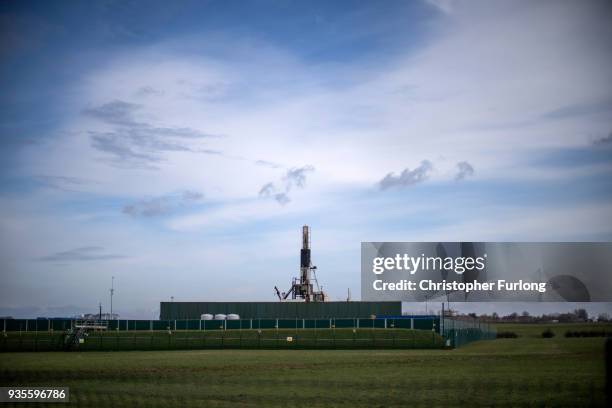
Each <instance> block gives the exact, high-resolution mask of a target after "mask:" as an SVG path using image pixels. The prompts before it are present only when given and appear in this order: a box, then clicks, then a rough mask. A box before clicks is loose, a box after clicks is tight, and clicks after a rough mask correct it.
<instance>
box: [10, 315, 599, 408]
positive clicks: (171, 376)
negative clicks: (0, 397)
mask: <svg viewBox="0 0 612 408" xmlns="http://www.w3.org/2000/svg"><path fill="white" fill-rule="evenodd" d="M526 326H527V327H526ZM547 327H548V326H546V325H544V326H543V325H518V326H517V325H514V326H513V327H512V328H511V327H510V325H504V326H503V327H500V328H499V330H507V331H509V330H514V331H519V330H521V331H522V333H523V335H521V337H519V338H516V339H498V340H490V341H480V342H475V343H471V344H469V345H467V346H464V347H462V348H459V349H455V350H443V349H431V350H185V351H119V352H70V353H65V352H50V353H49V352H39V353H2V354H0V383H1V385H20V386H25V385H45V386H50V385H55V386H68V387H70V392H71V401H72V403H71V405H73V404H74V405H75V406H83V407H85V406H143V407H144V406H146V407H149V406H151V407H168V406H175V407H196V406H197V407H202V406H204V407H235V406H245V407H249V406H252V407H255V406H278V407H288V406H301V407H303V406H314V407H328V406H338V407H356V406H357V407H359V406H364V407H372V406H373V407H405V406H411V407H412V406H417V407H418V406H423V407H430V406H470V407H472V406H509V407H510V406H538V407H539V406H569V407H576V406H605V403H606V401H605V393H604V382H605V363H604V343H605V339H604V338H601V337H600V338H565V337H564V336H563V333H564V332H565V330H566V329H567V328H565V327H561V326H557V327H556V328H555V327H553V329H554V330H557V329H558V330H559V333H558V334H557V335H556V336H555V337H553V338H547V339H545V338H542V337H541V336H540V333H541V332H542V331H543V330H545V329H546V328H547ZM583 327H585V328H586V329H587V330H588V329H592V328H593V326H580V327H579V329H580V328H583ZM602 327H604V326H597V328H598V329H601V328H602ZM610 327H611V326H605V328H607V329H610ZM572 330H575V328H572ZM15 405H16V406H23V404H18V405H17V404H15ZM7 406H10V405H7ZM36 406H41V404H37V405H36Z"/></svg>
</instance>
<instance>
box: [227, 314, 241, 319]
mask: <svg viewBox="0 0 612 408" xmlns="http://www.w3.org/2000/svg"><path fill="white" fill-rule="evenodd" d="M227 320H240V315H237V314H236V313H230V314H228V315H227Z"/></svg>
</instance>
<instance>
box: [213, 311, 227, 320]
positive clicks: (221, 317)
mask: <svg viewBox="0 0 612 408" xmlns="http://www.w3.org/2000/svg"><path fill="white" fill-rule="evenodd" d="M225 319H227V315H224V314H223V313H219V314H216V315H215V320H225Z"/></svg>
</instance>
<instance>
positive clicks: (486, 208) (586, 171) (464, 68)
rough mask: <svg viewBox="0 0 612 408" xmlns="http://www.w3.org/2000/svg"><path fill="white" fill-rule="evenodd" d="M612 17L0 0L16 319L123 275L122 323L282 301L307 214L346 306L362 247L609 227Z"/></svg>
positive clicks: (559, 11)
mask: <svg viewBox="0 0 612 408" xmlns="http://www.w3.org/2000/svg"><path fill="white" fill-rule="evenodd" d="M611 17H612V7H611V6H610V3H609V2H607V1H590V0H588V1H581V2H576V1H538V2H533V1H514V2H505V1H460V0H458V1H453V0H436V1H434V0H431V1H424V0H423V1H409V2H408V1H384V2H375V1H334V2H328V1H309V2H299V1H284V0H276V1H233V0H229V1H186V0H184V1H176V2H167V1H147V2H144V1H91V2H82V1H70V0H63V1H57V2H47V1H31V0H25V1H15V0H5V1H2V2H0V89H1V90H2V92H0V137H1V141H2V143H1V145H0V274H1V275H0V276H1V281H2V285H0V315H10V316H14V317H36V316H72V315H74V314H76V313H85V312H92V311H96V310H97V305H98V302H102V303H103V305H104V308H105V310H106V309H107V308H108V306H109V303H110V301H109V292H108V289H109V288H110V284H111V277H113V276H114V277H115V286H116V290H115V297H114V311H115V312H118V313H119V314H120V315H121V317H125V318H156V317H158V316H159V302H160V301H167V300H169V299H170V298H171V297H173V298H174V300H175V301H188V300H190V301H196V300H201V301H204V300H206V301H214V300H217V301H220V300H258V301H264V300H269V301H273V300H275V295H274V291H273V288H274V286H275V285H277V286H279V288H281V290H286V289H288V288H289V286H290V284H291V278H292V277H293V276H296V275H297V274H298V272H299V248H300V245H301V226H302V225H304V224H308V225H310V226H311V229H312V250H313V262H314V263H315V264H316V265H317V266H318V272H317V274H318V279H319V283H320V284H322V285H323V289H324V290H325V291H326V292H327V293H328V295H329V296H330V298H331V299H332V300H340V299H346V296H347V292H348V289H350V291H351V294H352V297H353V298H354V299H358V298H359V293H360V287H359V284H360V276H359V273H360V272H359V271H360V265H359V262H360V255H359V253H360V252H359V251H360V243H361V242H362V241H519V242H520V241H600V242H605V241H611V240H612V200H611V199H612V177H611V175H612V120H611V118H612V86H611V84H612V25H611V24H609V22H610V21H611ZM517 306H518V305H515V306H512V305H510V306H508V305H506V306H503V305H500V306H499V307H500V308H501V309H500V310H502V311H505V310H511V311H514V309H513V308H516V307H517ZM570 306H571V307H573V305H562V306H558V307H557V306H555V305H540V306H537V305H521V310H524V308H532V309H530V310H534V311H536V312H537V310H536V309H537V307H541V308H547V309H540V310H546V311H549V310H552V309H555V308H557V309H560V308H563V309H564V308H567V307H570ZM415 307H418V305H417V306H415ZM466 307H467V308H473V307H475V306H474V305H467V306H466ZM484 307H485V309H486V310H487V311H489V310H490V309H491V307H495V306H494V305H486V306H484ZM504 307H505V309H504ZM590 307H591V308H593V309H592V310H596V311H611V312H612V307H611V305H610V304H599V305H591V306H590ZM470 310H471V309H470ZM564 310H565V309H564ZM519 311H520V310H519Z"/></svg>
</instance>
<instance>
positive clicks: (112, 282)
mask: <svg viewBox="0 0 612 408" xmlns="http://www.w3.org/2000/svg"><path fill="white" fill-rule="evenodd" d="M114 293H115V277H114V276H113V277H111V288H110V298H111V299H110V300H111V304H110V318H111V319H113V294H114Z"/></svg>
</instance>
